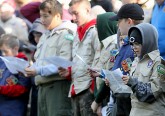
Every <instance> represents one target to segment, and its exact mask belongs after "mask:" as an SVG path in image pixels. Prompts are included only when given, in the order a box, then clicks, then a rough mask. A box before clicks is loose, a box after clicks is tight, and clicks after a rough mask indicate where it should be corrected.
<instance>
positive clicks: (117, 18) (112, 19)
mask: <svg viewBox="0 0 165 116" xmlns="http://www.w3.org/2000/svg"><path fill="white" fill-rule="evenodd" d="M109 20H111V21H118V20H119V17H118V16H117V15H115V16H112V17H110V18H109Z"/></svg>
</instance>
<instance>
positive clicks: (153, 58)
mask: <svg viewBox="0 0 165 116" xmlns="http://www.w3.org/2000/svg"><path fill="white" fill-rule="evenodd" d="M159 63H160V55H159V51H158V50H155V51H153V52H150V53H148V54H147V55H145V56H144V57H143V59H142V60H141V61H139V60H138V58H135V60H134V62H133V64H132V67H131V73H130V74H131V75H132V77H133V78H137V79H138V81H140V82H143V83H150V84H151V90H152V93H153V94H154V97H155V98H156V101H154V102H153V103H151V104H149V103H146V102H140V101H138V99H137V97H136V94H135V93H134V94H132V95H131V105H132V109H131V113H130V116H165V111H164V110H165V95H164V94H163V92H161V91H160V84H159V79H158V77H157V71H156V69H157V65H158V64H159Z"/></svg>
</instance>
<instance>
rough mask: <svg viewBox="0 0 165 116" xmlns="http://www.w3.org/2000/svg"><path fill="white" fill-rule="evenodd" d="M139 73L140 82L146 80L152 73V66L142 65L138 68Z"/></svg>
mask: <svg viewBox="0 0 165 116" xmlns="http://www.w3.org/2000/svg"><path fill="white" fill-rule="evenodd" d="M140 74H141V76H142V78H139V80H140V81H142V82H148V81H149V79H150V77H151V75H152V67H142V68H141V69H140Z"/></svg>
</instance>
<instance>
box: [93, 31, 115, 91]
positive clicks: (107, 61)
mask: <svg viewBox="0 0 165 116" xmlns="http://www.w3.org/2000/svg"><path fill="white" fill-rule="evenodd" d="M101 43H102V44H100V50H98V51H97V53H96V55H95V58H94V62H93V64H92V67H93V68H96V69H98V70H101V69H107V70H110V69H111V68H112V67H113V65H114V60H115V55H116V54H113V52H114V51H117V34H115V35H112V36H109V37H107V38H106V39H104V40H103V41H102V42H101ZM101 82H102V79H101V78H99V77H97V78H96V85H97V89H99V87H100V84H101Z"/></svg>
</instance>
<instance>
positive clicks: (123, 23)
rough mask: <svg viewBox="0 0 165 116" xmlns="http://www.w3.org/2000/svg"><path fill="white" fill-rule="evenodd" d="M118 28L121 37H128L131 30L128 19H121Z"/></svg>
mask: <svg viewBox="0 0 165 116" xmlns="http://www.w3.org/2000/svg"><path fill="white" fill-rule="evenodd" d="M118 28H119V29H120V33H121V35H128V30H129V28H130V25H129V23H128V20H127V19H119V21H118Z"/></svg>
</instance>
